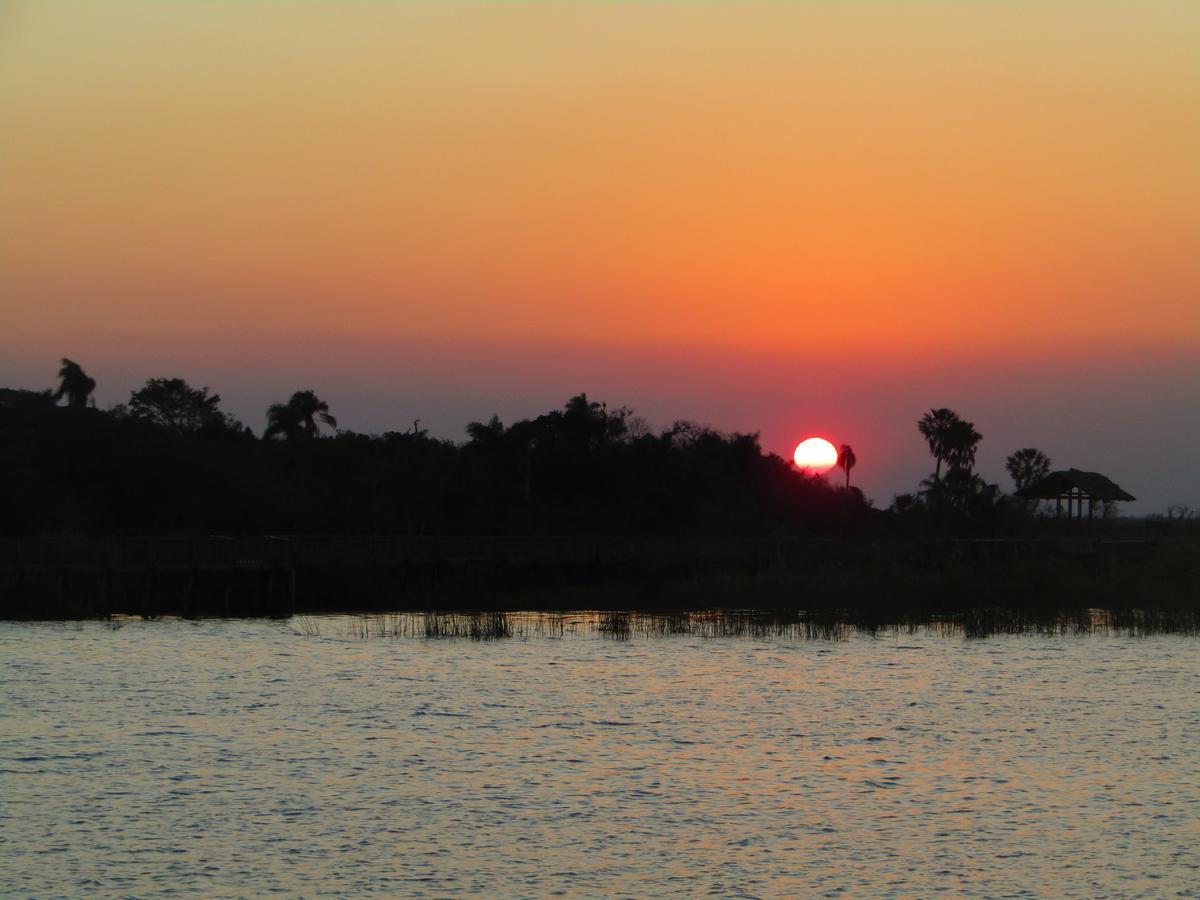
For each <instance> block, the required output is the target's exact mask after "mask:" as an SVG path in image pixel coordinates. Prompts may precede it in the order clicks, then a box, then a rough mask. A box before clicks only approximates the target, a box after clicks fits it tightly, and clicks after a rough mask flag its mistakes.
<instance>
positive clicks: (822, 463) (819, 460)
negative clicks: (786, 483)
mask: <svg viewBox="0 0 1200 900" xmlns="http://www.w3.org/2000/svg"><path fill="white" fill-rule="evenodd" d="M792 458H793V459H794V460H795V461H796V468H798V469H803V470H804V471H805V472H812V473H814V474H817V475H819V474H821V473H822V472H828V471H829V470H830V469H832V468H833V467H834V466H836V465H837V458H838V455H837V448H836V447H834V446H833V444H831V443H829V441H827V440H825V438H819V437H810V438H807V439H805V440H803V441H801V442H800V443H799V444H797V445H796V452H795V454H794V455H793V456H792Z"/></svg>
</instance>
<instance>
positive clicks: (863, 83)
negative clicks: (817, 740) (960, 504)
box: [0, 0, 1200, 512]
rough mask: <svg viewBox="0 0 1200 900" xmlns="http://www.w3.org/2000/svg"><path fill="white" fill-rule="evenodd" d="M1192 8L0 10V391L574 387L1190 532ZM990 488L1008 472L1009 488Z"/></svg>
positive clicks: (422, 399)
mask: <svg viewBox="0 0 1200 900" xmlns="http://www.w3.org/2000/svg"><path fill="white" fill-rule="evenodd" d="M1198 48H1200V3H1196V2H1194V0H1183V2H1152V0H1147V2H1136V3H1135V2H1127V3H1106V2H1079V3H1053V2H1045V0H1040V2H1028V3H1020V2H1009V3H975V2H949V0H946V2H928V0H923V2H907V3H901V2H894V3H893V2H867V0H862V2H840V3H833V2H829V3H800V2H797V3H784V2H770V3H753V2H751V3H744V2H739V3H733V2H729V3H716V2H696V3H686V2H678V3H667V2H654V3H633V2H622V3H615V2H614V3H601V2H565V0H564V2H543V3H534V2H522V3H503V2H486V3H460V2H453V0H439V2H407V3H383V2H336V3H335V2H304V3H300V2H297V3H284V2H258V0H242V2H238V3H193V2H120V0H115V2H106V3H96V2H52V3H49V2H21V0H15V2H14V0H9V2H5V3H3V4H0V316H2V324H3V327H2V330H0V384H6V385H13V386H23V387H35V386H36V387H43V386H47V385H49V384H50V383H51V381H52V376H53V373H54V371H55V369H56V368H57V366H56V362H57V357H59V356H61V355H64V354H66V355H69V356H71V357H73V358H75V359H78V360H79V361H80V362H82V363H83V364H84V366H85V367H86V368H87V369H88V370H89V372H91V374H93V375H94V376H95V377H96V379H97V380H98V382H99V385H100V386H99V389H98V391H97V396H98V398H99V400H100V402H101V404H102V405H103V404H107V403H113V402H117V401H120V400H124V399H126V398H127V396H128V391H129V389H130V388H132V387H134V386H136V385H137V384H138V383H140V382H141V381H143V380H144V379H145V378H147V377H149V376H154V375H175V374H179V375H183V376H184V377H187V378H188V379H189V380H191V381H193V382H194V383H197V384H207V385H211V386H212V387H213V388H214V389H216V390H218V391H219V392H221V393H222V394H223V395H224V397H225V398H226V401H227V405H228V406H229V407H230V408H231V409H233V410H235V411H236V412H238V413H239V414H241V415H242V416H243V418H245V419H246V421H247V422H248V423H250V424H253V425H254V426H255V427H260V426H261V419H262V410H263V408H264V407H265V405H266V404H267V403H268V402H270V401H271V400H275V399H280V398H282V397H283V396H285V395H286V393H288V392H290V391H291V390H292V389H294V388H297V387H313V388H315V389H316V390H317V391H318V393H320V394H321V395H322V396H324V397H326V399H328V400H329V402H330V404H331V406H332V407H333V408H334V412H335V413H337V414H338V415H339V418H340V419H341V420H342V422H343V424H344V425H346V426H348V427H351V428H355V429H360V430H376V431H378V430H384V429H387V428H403V427H406V426H407V425H408V424H409V423H411V420H412V419H414V418H416V417H420V418H421V419H422V420H423V423H424V424H426V425H429V426H430V427H431V428H432V429H433V430H434V431H435V432H436V433H439V434H441V435H443V436H447V437H454V438H460V437H461V436H462V432H461V428H462V425H463V424H464V423H465V422H466V421H468V420H470V419H473V418H483V417H486V416H487V415H490V414H491V413H492V412H494V411H496V412H500V413H501V415H502V416H504V417H505V418H511V417H514V416H523V415H533V414H536V413H538V412H540V411H543V410H544V409H546V408H547V407H549V406H551V405H556V404H558V403H561V402H562V401H563V400H565V399H566V397H567V396H569V395H571V394H573V393H577V392H578V391H580V390H586V391H588V392H589V393H590V394H591V395H593V396H594V397H598V398H601V399H607V400H609V401H610V402H612V403H615V404H622V403H624V404H629V405H633V406H635V407H637V408H638V409H639V411H641V412H643V414H645V415H646V416H647V418H649V419H650V420H651V423H652V424H654V425H665V424H669V422H670V420H671V419H672V418H675V417H688V418H694V419H700V420H704V421H709V422H711V423H712V424H713V425H715V426H718V427H722V428H729V429H733V428H738V429H744V430H761V431H762V437H763V442H764V444H765V445H766V446H768V447H769V448H770V449H773V450H776V451H777V452H781V453H785V454H787V453H790V449H791V446H792V445H793V444H794V443H795V441H796V440H799V438H801V437H804V436H806V435H807V434H809V433H819V434H824V435H826V436H828V437H830V438H831V439H834V440H848V441H850V442H851V443H853V444H854V445H855V448H856V452H857V454H858V457H859V469H858V470H856V473H855V474H856V476H858V477H859V480H860V481H861V483H862V485H863V486H864V488H865V489H866V490H867V491H868V494H870V495H871V496H873V497H874V498H875V500H876V502H877V503H879V504H881V505H887V504H888V503H889V502H890V500H891V495H892V494H893V493H895V492H897V491H900V490H907V489H911V487H912V486H913V485H914V483H915V481H916V480H917V479H918V478H919V477H921V475H923V474H925V472H926V471H927V470H928V468H929V465H928V460H927V457H926V455H925V450H924V448H923V445H922V444H921V442H920V438H919V436H918V435H917V434H916V431H915V428H914V427H913V423H914V422H915V420H916V419H917V418H918V417H919V415H920V414H921V412H922V411H923V410H925V409H927V408H929V407H930V406H933V405H937V406H941V405H950V406H952V407H954V408H956V409H957V410H958V411H959V412H961V413H962V414H963V415H965V416H967V417H968V418H971V419H973V420H974V421H975V422H976V425H977V427H978V429H979V430H980V431H981V432H982V433H983V434H984V437H985V440H984V443H983V445H982V447H981V450H980V464H981V468H982V469H983V472H984V474H985V475H986V476H988V477H990V478H992V479H995V480H1002V479H1003V470H1002V460H1003V457H1004V455H1006V454H1007V453H1008V452H1011V451H1012V450H1014V449H1017V448H1018V447H1022V446H1028V445H1036V446H1039V447H1042V448H1043V449H1044V450H1046V451H1047V452H1049V453H1050V455H1051V456H1052V457H1054V459H1055V462H1056V463H1059V464H1062V465H1064V466H1066V465H1077V466H1079V467H1081V468H1094V469H1099V470H1101V471H1104V472H1106V473H1107V474H1109V475H1111V476H1112V477H1113V478H1114V479H1115V480H1117V481H1118V482H1120V483H1121V484H1122V485H1123V486H1125V487H1127V488H1128V489H1129V490H1130V491H1132V492H1133V493H1134V494H1137V495H1138V496H1139V497H1140V498H1142V502H1141V503H1139V504H1138V505H1137V506H1136V507H1135V511H1141V512H1154V511H1160V510H1161V509H1162V508H1163V507H1165V506H1166V504H1168V503H1171V502H1186V503H1191V504H1192V505H1195V506H1200V475H1198V474H1197V472H1198V471H1200V468H1198V467H1197V465H1196V460H1197V459H1200V424H1198V422H1200V361H1198V360H1200V112H1198V111H1200V50H1198ZM1005 481H1006V479H1005Z"/></svg>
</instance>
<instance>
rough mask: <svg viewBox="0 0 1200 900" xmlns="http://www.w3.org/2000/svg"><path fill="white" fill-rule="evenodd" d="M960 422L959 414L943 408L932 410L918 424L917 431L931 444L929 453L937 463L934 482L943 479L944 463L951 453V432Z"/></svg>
mask: <svg viewBox="0 0 1200 900" xmlns="http://www.w3.org/2000/svg"><path fill="white" fill-rule="evenodd" d="M958 421H959V418H958V413H956V412H954V411H953V410H949V409H946V408H945V407H942V408H941V409H931V410H930V411H929V412H927V413H925V415H923V416H921V419H920V421H918V422H917V430H918V431H920V432H921V436H922V437H924V438H925V441H926V442H927V443H928V444H929V452H930V453H932V454H933V458H934V461H935V463H936V466H935V468H934V474H933V478H934V481H941V479H942V463H943V462H944V461H945V460H946V457H947V455H948V453H949V447H950V442H951V437H950V435H951V431H952V429H953V428H954V426H955V423H956V422H958Z"/></svg>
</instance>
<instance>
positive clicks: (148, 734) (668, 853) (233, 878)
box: [0, 619, 1200, 897]
mask: <svg viewBox="0 0 1200 900" xmlns="http://www.w3.org/2000/svg"><path fill="white" fill-rule="evenodd" d="M300 630H308V631H317V632H319V633H318V634H316V635H312V634H309V635H305V634H298V633H295V632H294V631H292V630H289V628H288V626H285V625H282V624H281V623H270V622H245V621H239V622H218V621H205V622H196V623H193V622H181V621H157V622H140V621H138V622H131V623H129V624H126V625H125V626H124V627H121V628H119V629H115V630H114V629H112V628H110V627H108V626H106V625H104V624H103V623H88V624H85V625H83V626H82V627H79V626H75V625H62V624H14V623H0V892H2V893H4V894H9V895H14V894H15V895H25V896H39V897H47V896H53V895H68V894H71V895H73V894H80V893H91V894H109V895H122V896H130V895H145V894H152V893H158V892H163V891H167V890H172V891H179V892H198V893H199V892H202V893H205V894H214V895H260V894H264V893H267V892H273V891H276V892H285V893H298V894H306V895H315V894H322V893H325V894H353V893H367V892H378V893H384V894H400V895H428V896H461V895H464V894H470V893H482V894H487V895H528V896H544V895H551V894H567V895H596V894H623V895H629V896H650V895H662V894H672V893H700V894H714V895H721V896H777V895H781V894H800V895H808V894H822V893H836V892H847V893H850V894H855V895H857V894H863V893H871V894H881V893H895V894H898V895H916V896H926V895H929V894H933V893H937V892H946V893H949V894H952V895H992V896H995V895H1010V894H1021V893H1026V894H1045V893H1054V894H1059V895H1067V896H1079V897H1093V896H1099V895H1112V894H1121V895H1145V896H1159V895H1164V896H1170V895H1176V896H1198V895H1200V662H1198V661H1200V641H1198V640H1197V639H1196V638H1194V637H1181V636H1156V637H1146V638H1127V637H1111V636H1099V635H1090V636H1079V637H1027V636H1004V637H994V638H991V639H987V640H966V639H963V638H962V637H956V636H952V635H951V636H947V635H938V634H930V633H923V632H917V633H915V634H899V635H887V636H882V637H874V638H872V637H851V638H850V639H847V640H842V641H815V640H814V641H805V640H781V639H774V640H766V639H756V638H746V637H743V638H708V639H697V638H690V637H666V638H657V639H648V638H640V639H639V638H638V637H636V636H635V638H634V639H632V640H628V641H615V640H612V639H611V638H608V637H604V636H601V635H597V634H595V633H594V632H593V631H591V630H589V629H583V630H581V631H580V632H579V633H575V634H572V633H571V632H569V631H568V632H566V633H565V634H564V635H563V636H561V637H551V636H532V637H527V638H523V639H510V640H501V641H488V642H478V641H469V640H461V639H459V640H426V639H422V638H395V639H381V638H378V637H374V638H370V639H366V640H364V639H361V638H358V637H355V625H354V623H353V621H352V620H348V619H326V620H320V621H319V622H317V624H316V626H315V627H313V626H311V625H308V626H305V628H304V629H300Z"/></svg>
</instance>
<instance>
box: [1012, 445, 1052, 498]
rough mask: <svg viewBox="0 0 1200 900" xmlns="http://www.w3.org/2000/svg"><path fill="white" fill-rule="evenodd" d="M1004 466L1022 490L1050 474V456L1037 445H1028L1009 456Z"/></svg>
mask: <svg viewBox="0 0 1200 900" xmlns="http://www.w3.org/2000/svg"><path fill="white" fill-rule="evenodd" d="M1004 468H1006V469H1008V474H1009V475H1010V476H1012V480H1013V484H1014V485H1016V488H1017V490H1018V491H1021V490H1024V489H1025V488H1027V487H1029V486H1030V485H1031V484H1033V483H1034V482H1037V481H1040V480H1041V479H1043V478H1045V477H1046V476H1047V475H1049V474H1050V457H1048V456H1047V455H1046V454H1045V453H1043V452H1042V451H1041V450H1038V449H1037V448H1036V447H1026V448H1024V449H1023V450H1018V451H1016V452H1015V453H1013V454H1012V455H1011V456H1009V457H1008V459H1006V460H1005V461H1004Z"/></svg>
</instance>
